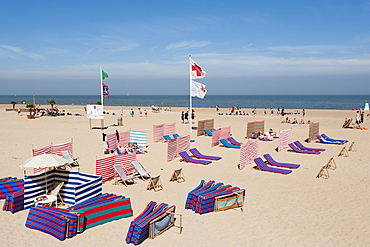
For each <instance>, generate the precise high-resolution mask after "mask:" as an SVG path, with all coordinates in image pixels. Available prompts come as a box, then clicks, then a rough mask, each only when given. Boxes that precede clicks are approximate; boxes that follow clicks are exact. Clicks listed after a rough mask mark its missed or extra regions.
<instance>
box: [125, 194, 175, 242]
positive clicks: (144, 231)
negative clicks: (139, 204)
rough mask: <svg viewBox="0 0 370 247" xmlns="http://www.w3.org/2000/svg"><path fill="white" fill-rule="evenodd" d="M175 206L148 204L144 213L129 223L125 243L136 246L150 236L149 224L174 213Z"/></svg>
mask: <svg viewBox="0 0 370 247" xmlns="http://www.w3.org/2000/svg"><path fill="white" fill-rule="evenodd" d="M175 210H176V206H174V205H172V206H169V205H168V204H165V203H161V204H157V203H156V202H153V201H152V202H150V203H149V204H148V205H147V207H146V208H145V209H144V211H143V212H142V213H141V214H140V215H139V216H137V217H136V218H135V219H134V220H133V221H131V224H130V227H129V230H128V232H127V235H126V243H127V244H130V243H132V244H134V245H138V244H140V243H142V242H143V241H144V240H145V239H147V238H148V237H149V236H150V233H149V230H150V229H149V228H150V223H151V222H152V221H155V220H156V219H158V218H160V217H161V216H163V215H165V214H168V213H175Z"/></svg>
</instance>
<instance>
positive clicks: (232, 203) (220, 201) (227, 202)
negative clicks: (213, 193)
mask: <svg viewBox="0 0 370 247" xmlns="http://www.w3.org/2000/svg"><path fill="white" fill-rule="evenodd" d="M244 196H245V190H243V189H242V190H240V191H235V192H234V193H232V194H228V195H225V196H221V197H219V198H216V202H215V211H223V210H227V209H231V208H236V207H241V206H242V205H243V203H244Z"/></svg>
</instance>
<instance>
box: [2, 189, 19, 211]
mask: <svg viewBox="0 0 370 247" xmlns="http://www.w3.org/2000/svg"><path fill="white" fill-rule="evenodd" d="M23 209H24V188H22V189H20V190H18V191H16V192H14V193H11V194H9V195H8V196H7V197H6V199H5V202H4V206H3V210H4V211H10V212H12V213H13V214H14V213H16V212H19V211H22V210H23Z"/></svg>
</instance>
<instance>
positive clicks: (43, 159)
mask: <svg viewBox="0 0 370 247" xmlns="http://www.w3.org/2000/svg"><path fill="white" fill-rule="evenodd" d="M66 163H68V160H66V159H64V158H63V157H61V156H59V155H56V154H41V155H37V156H34V157H31V158H29V159H28V160H26V161H25V162H23V163H22V164H21V165H20V167H21V168H27V167H32V168H46V167H55V166H61V165H64V164H66Z"/></svg>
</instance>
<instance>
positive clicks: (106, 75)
mask: <svg viewBox="0 0 370 247" xmlns="http://www.w3.org/2000/svg"><path fill="white" fill-rule="evenodd" d="M101 76H102V78H103V80H104V79H105V78H108V77H109V75H108V74H107V72H105V71H104V70H102V71H101Z"/></svg>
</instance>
